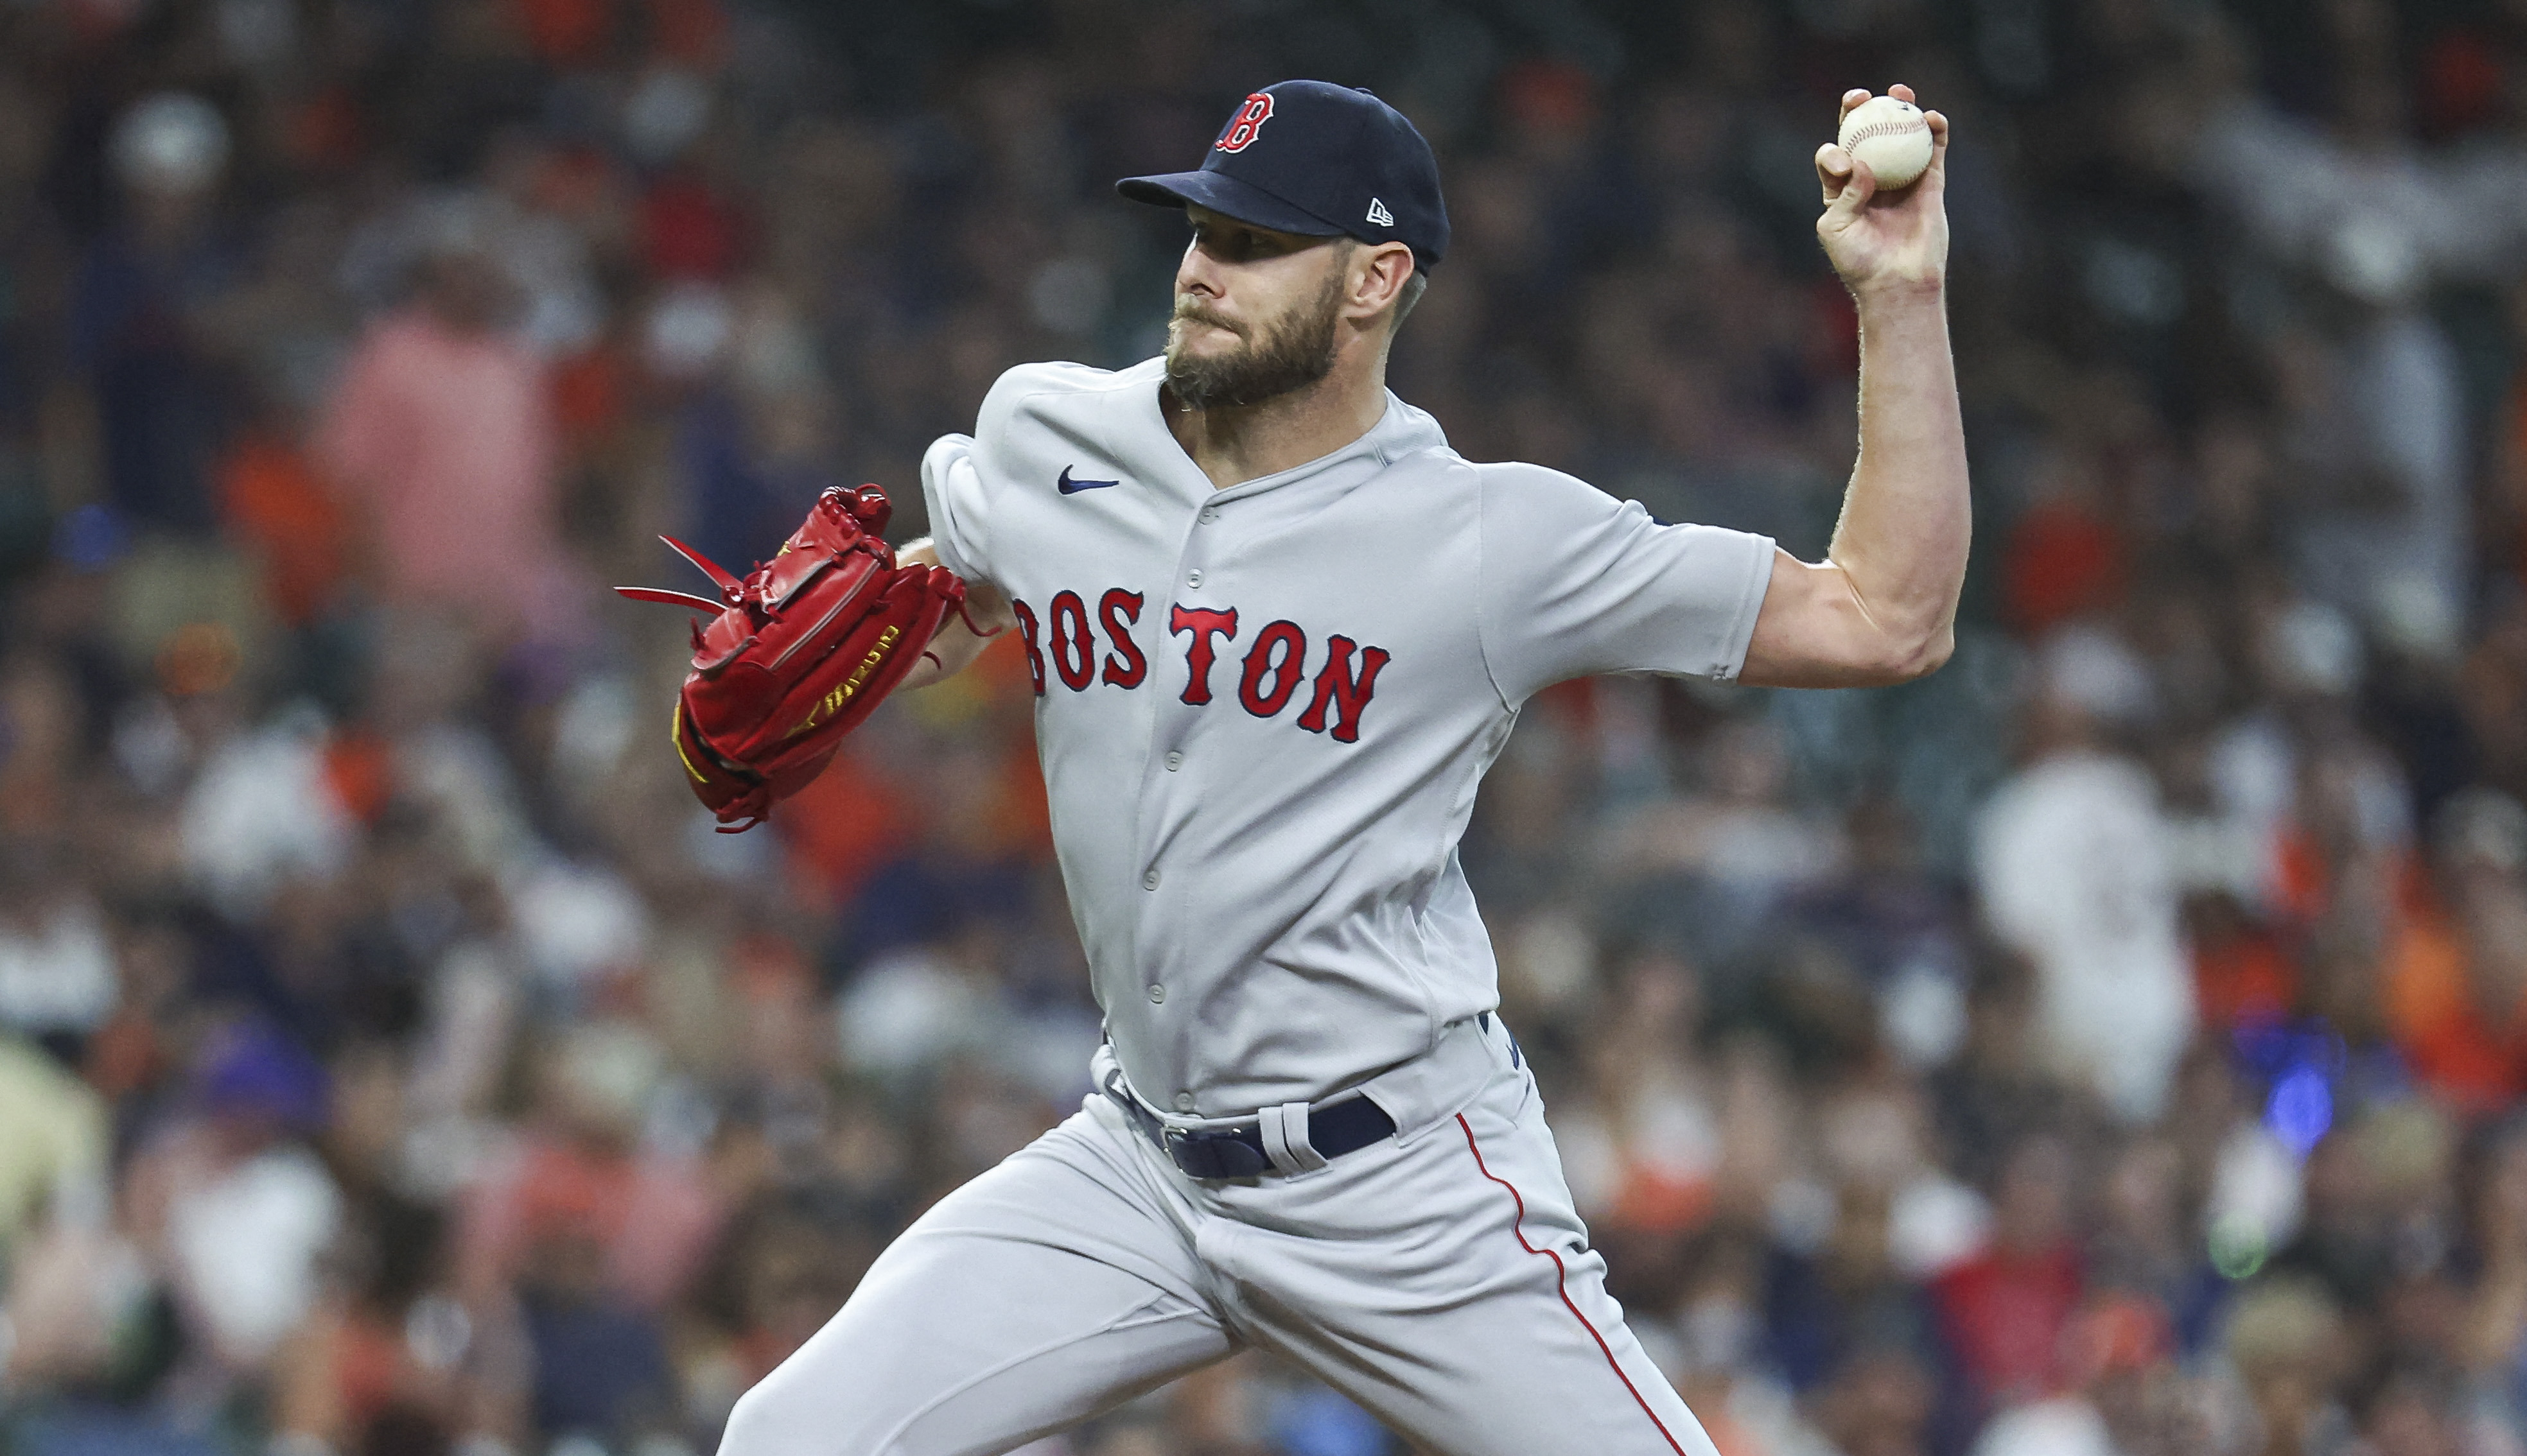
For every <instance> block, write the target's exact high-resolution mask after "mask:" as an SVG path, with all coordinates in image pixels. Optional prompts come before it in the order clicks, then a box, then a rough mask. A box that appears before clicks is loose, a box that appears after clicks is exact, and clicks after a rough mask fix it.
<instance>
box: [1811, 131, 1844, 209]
mask: <svg viewBox="0 0 2527 1456" xmlns="http://www.w3.org/2000/svg"><path fill="white" fill-rule="evenodd" d="M1851 167H1852V162H1851V154H1850V153H1849V152H1846V151H1844V150H1843V149H1842V148H1841V147H1839V146H1836V145H1835V144H1834V143H1832V142H1827V143H1826V144H1825V145H1824V146H1821V147H1819V148H1817V149H1816V171H1817V186H1818V187H1819V188H1820V189H1821V190H1822V191H1823V192H1824V193H1825V201H1826V203H1827V205H1829V206H1831V204H1832V202H1833V200H1834V199H1835V198H1836V197H1839V196H1841V195H1842V189H1843V188H1845V187H1848V186H1850V185H1851Z"/></svg>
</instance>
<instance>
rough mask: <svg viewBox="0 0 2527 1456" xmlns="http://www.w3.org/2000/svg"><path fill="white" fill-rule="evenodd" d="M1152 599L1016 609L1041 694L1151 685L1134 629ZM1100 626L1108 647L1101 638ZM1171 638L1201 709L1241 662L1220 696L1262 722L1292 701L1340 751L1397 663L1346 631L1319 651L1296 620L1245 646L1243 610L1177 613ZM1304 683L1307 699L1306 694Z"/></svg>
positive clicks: (1064, 594) (1119, 593)
mask: <svg viewBox="0 0 2527 1456" xmlns="http://www.w3.org/2000/svg"><path fill="white" fill-rule="evenodd" d="M1147 600H1148V599H1147V598H1146V597H1144V596H1143V595H1142V594H1141V593H1140V592H1137V591H1125V590H1124V589H1123V588H1121V587H1119V586H1117V587H1114V588H1112V589H1110V590H1109V591H1108V592H1107V593H1106V594H1105V595H1104V596H1101V597H1099V598H1098V600H1097V611H1096V614H1095V616H1094V618H1093V619H1092V618H1091V615H1090V613H1089V610H1088V602H1087V599H1086V598H1084V597H1082V596H1081V595H1080V594H1079V593H1078V592H1075V591H1058V592H1056V593H1054V597H1053V600H1052V601H1051V602H1050V603H1048V604H1047V605H1046V607H1045V610H1044V611H1043V613H1042V614H1039V613H1038V612H1037V611H1036V609H1035V608H1034V607H1033V606H1031V605H1029V604H1028V603H1026V602H1023V601H1013V602H1011V603H1010V604H1009V606H1010V609H1011V610H1012V611H1013V612H1014V613H1016V615H1017V619H1018V636H1019V640H1020V641H1022V642H1024V643H1025V645H1026V659H1027V676H1028V677H1029V678H1031V679H1033V681H1034V683H1035V691H1036V696H1038V697H1042V696H1043V695H1044V692H1045V687H1046V678H1048V676H1049V677H1051V678H1055V679H1057V680H1058V681H1059V682H1060V683H1061V685H1062V686H1063V687H1066V688H1068V689H1070V690H1071V691H1072V692H1085V691H1087V690H1088V686H1089V684H1090V683H1092V682H1096V681H1101V680H1102V681H1104V682H1106V683H1108V684H1109V685H1110V686H1114V687H1122V688H1134V687H1138V686H1140V685H1141V684H1142V683H1143V682H1145V681H1147V680H1148V679H1149V676H1150V660H1149V658H1148V657H1146V656H1144V655H1143V653H1142V651H1141V646H1140V644H1139V643H1138V642H1135V641H1133V640H1132V628H1133V625H1134V624H1136V623H1138V622H1139V621H1140V620H1141V609H1142V607H1143V606H1144V605H1145V604H1146V602H1147ZM1099 628H1103V629H1104V637H1105V640H1104V642H1103V643H1100V641H1099V640H1098V635H1099V633H1098V629H1099ZM1167 635H1168V636H1169V637H1170V638H1172V639H1175V640H1176V641H1177V643H1178V645H1179V647H1180V648H1181V650H1182V651H1183V653H1184V661H1185V686H1184V694H1183V700H1184V701H1185V702H1186V703H1189V704H1191V705H1192V706H1194V707H1197V708H1199V707H1202V706H1204V705H1206V704H1208V703H1209V702H1211V700H1212V693H1213V689H1212V677H1213V671H1212V670H1213V669H1214V668H1220V667H1221V660H1222V659H1223V658H1232V659H1233V660H1234V663H1235V666H1234V667H1233V668H1224V669H1222V670H1221V672H1220V674H1219V678H1220V686H1219V688H1218V691H1219V692H1220V693H1221V694H1225V695H1233V696H1234V697H1235V698H1236V700H1237V704H1238V706H1239V707H1242V708H1244V709H1245V710H1246V711H1247V712H1249V713H1252V714H1254V715H1255V716H1256V717H1258V718H1277V717H1279V716H1280V715H1281V713H1282V712H1283V710H1285V709H1287V708H1288V707H1289V706H1290V704H1292V703H1293V702H1299V703H1304V704H1305V706H1304V707H1303V708H1301V709H1300V711H1299V717H1298V725H1299V727H1301V728H1306V729H1307V730H1308V731H1309V732H1312V733H1323V732H1328V731H1330V734H1331V736H1332V737H1333V739H1334V740H1335V741H1336V742H1339V743H1357V742H1359V741H1360V720H1361V716H1362V715H1363V714H1365V713H1367V711H1368V700H1369V698H1370V696H1371V695H1373V694H1374V693H1375V692H1376V691H1377V675H1378V673H1379V671H1380V670H1382V669H1383V668H1385V666H1386V664H1387V662H1388V655H1387V651H1386V649H1385V648H1383V647H1363V646H1362V645H1360V644H1359V643H1358V642H1355V641H1353V640H1352V639H1351V638H1349V637H1346V636H1344V635H1342V634H1341V633H1339V632H1336V633H1333V634H1332V635H1329V636H1327V637H1326V638H1325V640H1324V646H1323V648H1322V649H1321V650H1318V649H1316V648H1315V647H1313V646H1312V645H1311V644H1310V642H1309V641H1308V633H1307V630H1306V628H1302V627H1300V626H1299V625H1298V624H1297V623H1295V622H1272V623H1267V624H1265V625H1264V628H1262V629H1261V630H1259V631H1257V632H1256V633H1255V634H1254V635H1253V636H1251V637H1248V638H1244V639H1242V641H1241V638H1240V637H1239V634H1238V624H1237V609H1236V608H1234V607H1229V608H1224V609H1213V608H1207V607H1187V606H1184V605H1182V604H1177V605H1174V606H1171V607H1169V608H1168V609H1167ZM1241 645H1242V646H1243V648H1244V651H1243V653H1242V654H1240V653H1239V651H1238V649H1239V647H1240V646H1241ZM1101 650H1102V652H1103V660H1102V661H1101V660H1100V652H1101ZM1311 667H1313V668H1314V672H1313V673H1311V671H1310V669H1311ZM1231 672H1233V673H1234V674H1235V675H1236V677H1235V685H1234V687H1233V688H1232V687H1231V686H1230V685H1229V683H1228V676H1227V675H1228V674H1229V673H1231ZM1303 684H1305V685H1307V688H1308V690H1307V691H1305V692H1302V691H1300V688H1301V686H1302V685H1303Z"/></svg>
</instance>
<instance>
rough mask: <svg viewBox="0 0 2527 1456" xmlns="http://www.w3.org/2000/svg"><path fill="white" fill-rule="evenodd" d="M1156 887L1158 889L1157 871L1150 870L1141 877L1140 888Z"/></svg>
mask: <svg viewBox="0 0 2527 1456" xmlns="http://www.w3.org/2000/svg"><path fill="white" fill-rule="evenodd" d="M1158 887H1159V872H1158V871H1157V870H1155V869H1154V870H1151V871H1150V872H1149V873H1148V874H1146V875H1143V876H1142V877H1141V888H1143V889H1157V888H1158Z"/></svg>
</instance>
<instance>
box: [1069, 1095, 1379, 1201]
mask: <svg viewBox="0 0 2527 1456" xmlns="http://www.w3.org/2000/svg"><path fill="white" fill-rule="evenodd" d="M1106 1095H1107V1097H1108V1098H1109V1100H1111V1101H1112V1102H1113V1104H1114V1105H1115V1106H1116V1107H1119V1108H1121V1109H1123V1116H1124V1117H1126V1118H1129V1119H1130V1120H1131V1123H1132V1126H1133V1127H1135V1128H1138V1129H1139V1130H1140V1131H1141V1135H1142V1136H1144V1137H1146V1138H1148V1139H1149V1140H1150V1142H1151V1144H1152V1145H1153V1146H1155V1147H1157V1148H1158V1150H1159V1151H1160V1152H1162V1153H1164V1154H1166V1155H1167V1157H1168V1158H1169V1159H1170V1160H1172V1161H1173V1162H1174V1163H1175V1165H1176V1167H1178V1168H1180V1169H1182V1170H1184V1174H1185V1177H1187V1178H1200V1179H1222V1178H1261V1177H1263V1176H1264V1175H1265V1174H1268V1173H1270V1172H1272V1171H1273V1169H1272V1159H1271V1158H1270V1156H1268V1155H1267V1154H1266V1153H1265V1152H1264V1132H1263V1127H1262V1124H1261V1123H1260V1122H1247V1123H1240V1124H1238V1125H1236V1126H1234V1127H1220V1128H1194V1129H1186V1128H1170V1127H1168V1126H1167V1125H1166V1124H1165V1123H1164V1122H1161V1121H1160V1119H1159V1117H1158V1116H1157V1115H1156V1114H1155V1113H1152V1112H1151V1111H1150V1110H1149V1109H1148V1108H1146V1107H1143V1106H1142V1105H1141V1103H1140V1099H1139V1098H1136V1097H1134V1096H1133V1095H1132V1094H1131V1093H1130V1092H1128V1091H1125V1090H1124V1089H1123V1088H1122V1087H1121V1086H1119V1085H1113V1084H1109V1085H1108V1086H1107V1088H1106ZM1394 1135H1395V1119H1393V1118H1391V1117H1388V1116H1387V1115H1386V1109H1385V1108H1382V1107H1380V1106H1378V1105H1377V1104H1376V1103H1374V1102H1371V1101H1370V1100H1368V1099H1367V1097H1348V1098H1345V1099H1344V1100H1342V1101H1340V1102H1336V1103H1333V1104H1331V1105H1330V1106H1327V1107H1323V1108H1311V1109H1309V1111H1308V1144H1309V1146H1311V1147H1314V1148H1315V1150H1316V1152H1317V1154H1318V1155H1319V1156H1321V1157H1324V1158H1339V1157H1341V1156H1342V1155H1343V1154H1345V1153H1356V1152H1359V1151H1360V1150H1361V1149H1362V1148H1365V1147H1367V1146H1368V1145H1369V1144H1370V1143H1372V1142H1381V1141H1383V1140H1385V1139H1386V1138H1389V1137H1393V1136H1394Z"/></svg>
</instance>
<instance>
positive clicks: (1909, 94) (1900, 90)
mask: <svg viewBox="0 0 2527 1456" xmlns="http://www.w3.org/2000/svg"><path fill="white" fill-rule="evenodd" d="M1886 94H1887V95H1889V96H1892V97H1894V98H1895V99H1896V100H1898V101H1910V100H1912V99H1913V88H1912V87H1911V86H1908V85H1906V84H1904V83H1903V82H1902V81H1897V82H1896V83H1895V84H1893V85H1891V86H1888V87H1887V88H1886Z"/></svg>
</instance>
